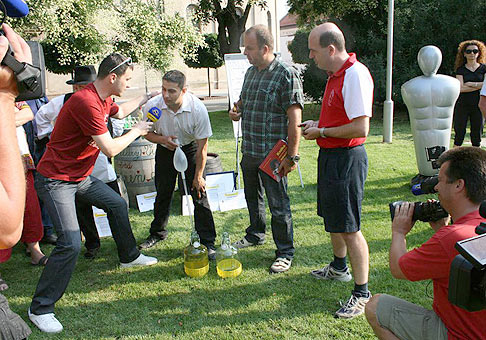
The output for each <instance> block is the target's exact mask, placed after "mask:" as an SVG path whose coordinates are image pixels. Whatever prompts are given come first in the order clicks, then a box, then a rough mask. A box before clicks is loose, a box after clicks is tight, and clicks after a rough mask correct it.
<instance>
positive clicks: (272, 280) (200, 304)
mask: <svg viewBox="0 0 486 340" xmlns="http://www.w3.org/2000/svg"><path fill="white" fill-rule="evenodd" d="M317 115H318V108H317V107H315V106H307V107H306V113H305V116H304V119H316V117H317ZM211 121H212V126H213V132H214V136H213V137H212V138H211V140H210V144H209V145H210V146H209V151H210V152H215V153H218V154H219V155H220V156H221V158H222V163H223V168H224V170H233V169H234V166H235V165H234V164H235V145H234V139H233V133H232V128H231V124H230V121H229V119H228V117H227V113H226V112H216V113H211ZM366 149H367V152H368V156H369V165H370V167H369V174H368V180H367V182H366V190H365V199H364V203H363V219H362V230H363V234H364V235H365V237H366V239H367V241H368V244H369V248H370V281H369V285H370V290H371V292H372V293H388V294H392V295H396V296H399V297H401V298H404V299H407V300H409V301H412V302H415V303H419V304H422V305H423V306H425V307H429V308H430V306H431V302H432V298H431V295H432V287H431V286H429V285H428V284H427V282H419V283H408V282H404V281H399V280H396V279H393V278H392V276H391V274H390V272H389V270H388V248H389V245H390V236H391V232H390V231H391V230H390V228H391V223H390V215H389V210H388V203H389V202H392V201H395V200H422V201H424V200H425V199H426V197H419V198H418V199H417V198H416V197H413V196H412V195H411V193H410V190H409V181H410V179H411V178H412V177H413V176H414V175H415V174H416V173H417V166H416V162H415V153H414V148H413V141H412V137H411V133H410V126H409V123H408V121H407V120H406V119H404V118H400V117H397V118H396V119H395V128H394V135H393V143H392V144H384V143H382V122H381V119H379V118H375V119H372V124H371V132H370V135H369V138H368V140H367V143H366ZM317 153H318V147H317V146H316V144H315V142H313V141H305V140H304V139H302V141H301V147H300V154H301V157H302V158H301V162H300V166H301V169H302V176H303V180H304V184H305V187H304V188H301V186H300V181H299V176H298V174H297V172H293V173H291V174H290V175H289V194H290V199H291V206H292V213H293V221H294V239H295V248H296V254H295V259H294V261H293V265H292V268H291V270H290V271H289V272H287V273H284V274H277V275H269V273H268V269H269V266H270V265H271V264H272V262H273V260H274V256H275V255H274V250H275V245H274V243H273V240H272V237H271V231H270V230H269V232H268V233H267V242H266V244H265V245H263V246H258V247H252V248H248V249H244V250H241V251H240V253H239V256H240V260H241V262H242V263H243V272H242V274H241V275H240V276H239V277H238V278H235V279H225V280H223V279H220V278H219V277H218V276H217V274H216V266H215V263H211V264H210V271H209V273H208V275H206V276H205V277H203V278H201V279H192V278H189V277H187V276H185V274H184V270H183V257H182V251H183V248H184V247H185V246H186V245H187V244H188V242H189V236H190V228H191V223H190V220H189V219H188V217H184V216H181V214H180V206H181V203H180V197H179V195H178V194H176V195H175V199H174V202H173V203H174V204H173V208H172V212H171V214H172V216H171V218H170V220H169V237H168V239H167V240H166V241H164V242H161V243H159V244H158V245H157V246H155V247H154V248H152V249H150V250H148V251H146V252H145V253H146V254H147V255H150V256H155V257H157V258H158V259H159V263H158V264H157V265H155V266H152V267H147V268H133V269H120V268H119V267H118V257H117V255H116V248H115V244H114V242H113V240H112V239H111V238H110V239H103V241H102V246H101V250H100V252H99V255H98V257H97V258H96V259H95V260H93V261H89V260H86V259H84V257H83V256H82V255H81V256H80V257H79V261H78V264H77V267H76V270H75V273H74V275H73V277H72V279H71V282H70V284H69V287H68V289H67V291H66V294H65V295H64V296H63V298H62V299H61V300H60V301H59V302H58V303H57V304H56V314H57V317H58V319H59V320H60V321H61V323H62V324H63V325H64V331H63V332H62V333H60V334H57V335H52V336H49V337H47V336H46V335H45V334H42V333H41V332H40V331H38V330H37V328H36V327H35V326H33V325H32V324H31V323H30V322H28V323H29V325H30V326H31V328H32V331H33V334H32V336H31V339H45V338H49V339H168V338H178V339H247V338H258V339H276V338H277V339H315V338H320V339H372V338H374V336H373V333H372V331H371V328H370V327H369V326H368V324H367V322H366V320H365V318H364V316H361V317H358V318H356V319H353V320H338V319H334V318H333V314H334V312H335V311H336V310H337V309H338V308H339V301H343V302H344V301H345V300H347V298H348V297H349V295H350V292H351V289H352V288H353V282H348V283H342V282H325V281H320V280H317V279H314V278H313V277H312V276H311V275H309V272H310V271H311V270H312V269H316V268H318V267H322V266H323V265H324V264H326V263H328V262H329V261H331V260H332V250H331V244H330V239H329V236H328V235H327V234H326V233H325V231H324V227H323V223H322V219H321V218H319V217H318V216H317V215H316V171H317V161H316V159H317ZM430 197H433V196H430ZM130 218H131V222H132V228H133V231H134V234H135V237H136V238H137V240H138V241H141V240H142V239H144V238H145V237H146V236H147V235H148V229H149V224H150V222H151V220H152V212H147V213H139V212H138V211H136V210H134V209H131V210H130ZM214 218H215V222H216V229H217V233H218V239H217V242H220V238H219V237H220V236H221V234H222V232H223V231H228V232H229V233H230V235H231V237H232V240H233V241H235V240H237V239H239V238H240V237H242V236H243V235H244V230H245V228H246V227H247V226H248V223H249V220H248V212H247V211H246V210H236V211H230V212H224V213H222V212H216V213H215V214H214ZM267 219H268V220H267V221H268V225H270V214H269V213H267ZM269 229H270V228H269ZM431 234H432V231H431V229H430V228H429V227H428V225H426V224H424V223H422V222H418V223H417V224H416V225H415V227H414V229H413V230H412V232H411V233H410V235H409V237H408V246H409V247H410V248H411V247H414V246H418V245H420V244H421V243H423V242H424V241H425V240H426V239H427V238H428V237H430V235H431ZM51 249H52V247H50V246H43V250H44V251H45V252H46V254H49V252H50V251H51ZM83 251H84V250H83ZM41 270H42V268H39V267H33V266H31V265H30V264H29V258H27V257H26V256H25V255H24V247H23V246H22V245H17V246H16V247H15V249H14V252H13V256H12V259H11V260H10V261H8V262H7V263H3V264H2V265H1V266H0V272H1V275H2V277H3V278H4V279H5V280H6V281H7V283H8V284H9V286H10V289H9V290H7V291H6V292H5V295H6V296H7V298H8V300H9V303H10V305H11V308H12V309H13V310H14V311H15V312H17V313H19V314H20V315H21V316H22V317H23V318H24V319H25V320H27V308H28V307H29V304H30V301H31V298H32V295H33V293H34V290H35V287H36V284H37V280H38V278H39V276H40V274H41Z"/></svg>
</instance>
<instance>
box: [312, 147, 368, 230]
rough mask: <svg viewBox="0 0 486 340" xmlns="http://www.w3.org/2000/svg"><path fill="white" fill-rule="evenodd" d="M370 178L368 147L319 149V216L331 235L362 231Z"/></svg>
mask: <svg viewBox="0 0 486 340" xmlns="http://www.w3.org/2000/svg"><path fill="white" fill-rule="evenodd" d="M367 174H368V156H367V154H366V150H365V147H364V146H363V145H358V146H355V147H351V148H337V149H322V148H321V149H320V151H319V158H318V170H317V214H318V215H319V216H321V217H322V218H323V219H324V226H325V227H326V231H327V232H330V233H352V232H356V231H359V230H360V221H361V202H362V201H363V196H364V183H365V180H366V176H367Z"/></svg>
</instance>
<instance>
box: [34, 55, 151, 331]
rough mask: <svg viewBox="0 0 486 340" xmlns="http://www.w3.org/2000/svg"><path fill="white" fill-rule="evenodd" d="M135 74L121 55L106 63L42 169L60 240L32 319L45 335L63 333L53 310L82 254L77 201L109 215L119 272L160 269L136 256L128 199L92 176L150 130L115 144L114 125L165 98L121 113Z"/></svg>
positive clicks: (64, 119) (67, 117)
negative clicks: (99, 163)
mask: <svg viewBox="0 0 486 340" xmlns="http://www.w3.org/2000/svg"><path fill="white" fill-rule="evenodd" d="M132 72H133V65H132V63H131V58H125V57H123V56H122V55H120V54H117V53H113V54H110V55H109V56H108V57H106V58H105V59H104V60H103V61H102V62H101V64H100V67H99V69H98V76H97V78H96V80H95V81H94V82H93V83H91V84H89V85H88V86H86V87H85V88H84V89H82V90H80V91H78V92H76V93H75V94H73V95H72V96H71V98H69V100H68V101H67V102H66V103H65V104H64V105H63V107H62V109H61V111H60V113H59V116H58V117H57V121H56V125H55V126H54V130H53V131H52V134H51V139H50V142H49V143H48V144H47V149H46V152H45V153H44V156H43V157H42V159H41V161H40V162H39V164H38V166H37V172H38V175H39V176H38V178H37V179H36V189H37V192H38V194H39V195H40V196H41V198H42V199H43V201H44V203H45V205H46V207H47V211H48V213H49V216H50V217H51V219H52V222H53V224H54V227H55V228H56V232H57V235H58V240H57V244H56V247H55V248H54V249H53V251H52V253H51V255H50V256H49V261H48V262H47V265H46V267H45V268H44V271H43V272H42V275H41V277H40V279H39V283H38V284H37V289H36V291H35V294H34V298H33V299H32V304H31V305H30V308H29V311H28V314H29V318H30V320H31V321H32V322H33V323H34V324H35V325H36V326H37V327H38V328H39V329H40V330H41V331H43V332H47V333H57V332H60V331H62V329H63V327H62V325H61V323H60V322H59V321H58V320H57V319H56V318H55V316H54V305H55V303H56V302H57V301H58V300H59V299H60V298H61V297H62V295H63V294H64V291H65V290H66V288H67V285H68V284H69V280H70V279H71V275H72V273H73V271H74V267H75V265H76V260H77V258H78V254H79V252H80V249H81V236H80V232H79V225H78V221H77V219H76V206H75V203H74V200H75V197H76V198H78V199H80V200H81V201H83V202H87V203H89V204H91V205H95V206H97V207H98V208H101V209H103V210H104V211H106V213H107V216H108V220H109V222H110V228H111V232H112V234H113V238H114V240H115V243H116V246H117V250H118V257H119V259H120V263H121V264H120V266H121V267H132V266H147V265H152V264H155V263H157V259H156V258H154V257H148V256H144V255H143V254H140V252H139V250H138V249H137V245H136V242H135V237H134V236H133V233H132V228H131V226H130V221H129V219H128V211H127V205H126V203H125V201H124V200H123V198H121V197H120V195H119V194H117V193H116V192H115V191H113V190H112V189H111V188H110V187H108V185H106V184H105V183H103V182H102V181H100V180H98V179H96V178H95V177H92V176H90V174H91V172H92V171H93V167H94V164H95V162H96V158H97V157H98V154H99V152H100V150H101V151H103V153H104V154H105V155H106V156H108V157H113V156H115V155H117V154H118V153H119V152H121V151H122V150H123V149H125V148H126V147H127V146H128V145H129V144H130V143H131V142H133V141H134V140H135V139H136V138H138V137H139V136H143V135H146V134H147V132H148V131H149V129H150V127H151V125H152V123H149V122H144V121H142V122H139V123H138V124H136V125H135V126H134V127H133V128H132V129H131V130H130V131H129V132H128V133H126V134H124V135H123V136H120V137H117V138H114V139H113V138H111V136H110V133H109V132H108V128H107V126H106V123H107V121H108V118H109V117H113V118H118V119H122V118H125V117H126V116H128V115H129V114H130V113H131V112H133V111H134V110H135V109H136V108H137V107H140V106H142V105H143V104H145V103H146V102H147V100H148V99H150V98H151V97H152V96H154V95H157V94H158V93H159V92H158V91H155V92H153V93H150V94H144V95H141V96H138V97H136V98H134V99H132V100H129V101H127V102H125V103H123V104H122V105H120V106H118V105H116V104H115V103H114V102H113V100H112V99H111V96H113V95H115V96H121V95H122V94H123V92H124V91H125V89H126V88H127V87H128V84H127V82H128V81H129V80H130V79H131V76H132ZM81 217H82V216H81Z"/></svg>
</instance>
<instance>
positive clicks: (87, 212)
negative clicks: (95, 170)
mask: <svg viewBox="0 0 486 340" xmlns="http://www.w3.org/2000/svg"><path fill="white" fill-rule="evenodd" d="M106 185H108V186H109V187H110V188H111V189H113V191H115V192H116V193H117V194H118V195H120V190H119V188H118V182H117V181H116V180H115V181H113V182H108V183H106ZM76 215H77V216H78V224H79V229H80V230H81V232H82V233H83V235H84V239H85V241H84V246H85V247H86V249H97V248H99V247H100V236H99V235H98V230H97V229H96V223H95V220H94V216H93V208H92V204H91V203H90V202H86V201H85V200H83V199H82V198H81V197H80V196H78V195H76Z"/></svg>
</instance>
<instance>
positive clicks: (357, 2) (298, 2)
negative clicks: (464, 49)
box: [288, 0, 486, 105]
mask: <svg viewBox="0 0 486 340" xmlns="http://www.w3.org/2000/svg"><path fill="white" fill-rule="evenodd" d="M288 3H289V5H290V6H291V7H290V11H291V12H292V13H294V14H297V15H298V16H299V23H300V24H301V25H303V26H304V27H309V28H310V27H312V26H314V24H315V23H318V22H322V21H323V20H324V19H325V18H329V20H330V21H334V22H336V23H337V24H338V25H339V26H340V27H341V28H343V31H344V34H345V36H346V47H347V49H348V51H353V52H356V54H357V55H358V58H359V59H360V60H361V61H362V62H363V63H364V64H365V65H367V66H368V67H369V69H370V72H371V74H372V76H373V79H374V81H375V91H374V93H375V95H374V97H375V101H380V102H382V101H384V99H385V65H386V60H387V56H386V34H387V12H388V7H387V1H386V0H343V1H339V2H336V1H334V2H331V1H320V0H288ZM471 13H474V16H475V17H478V18H481V17H484V16H485V15H486V2H484V1H481V0H472V1H470V2H468V5H467V6H464V4H463V3H462V2H460V1H457V0H441V1H432V2H431V1H424V0H402V1H397V2H396V4H395V13H394V16H395V20H394V22H395V25H394V61H393V64H394V65H393V97H394V98H393V100H394V101H395V103H397V104H398V105H400V104H403V101H402V98H401V95H400V88H401V86H402V84H403V83H405V82H406V81H407V80H409V79H411V78H414V77H416V76H419V75H421V74H422V72H421V71H420V69H419V67H418V65H417V53H418V51H419V50H420V48H421V47H423V46H425V45H435V46H437V47H438V48H439V49H440V50H441V51H442V66H441V67H440V69H439V73H444V74H449V75H453V73H454V70H453V65H454V59H455V54H456V52H457V45H458V44H459V43H460V42H461V41H463V40H469V39H477V40H482V41H484V40H485V39H486V32H485V31H484V29H483V27H482V24H481V22H480V21H477V20H471Z"/></svg>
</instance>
